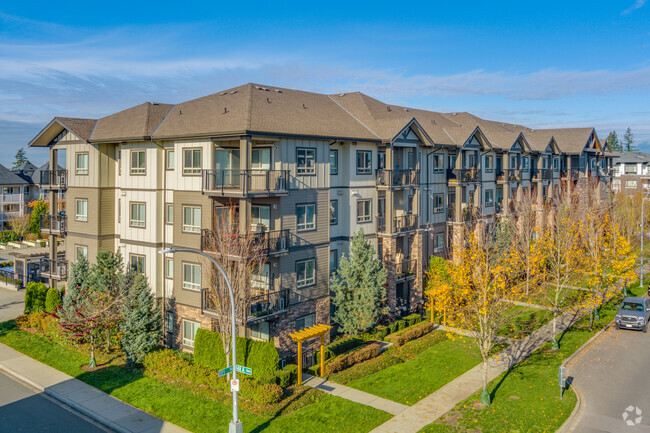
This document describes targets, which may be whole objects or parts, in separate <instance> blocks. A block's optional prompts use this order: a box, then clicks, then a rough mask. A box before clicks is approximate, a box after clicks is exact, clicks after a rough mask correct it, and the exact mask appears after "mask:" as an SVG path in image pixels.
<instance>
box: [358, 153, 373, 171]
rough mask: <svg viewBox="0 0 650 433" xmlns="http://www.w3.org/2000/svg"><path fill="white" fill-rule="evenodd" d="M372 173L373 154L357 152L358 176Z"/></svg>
mask: <svg viewBox="0 0 650 433" xmlns="http://www.w3.org/2000/svg"><path fill="white" fill-rule="evenodd" d="M370 173H372V152H371V151H369V150H357V174H370Z"/></svg>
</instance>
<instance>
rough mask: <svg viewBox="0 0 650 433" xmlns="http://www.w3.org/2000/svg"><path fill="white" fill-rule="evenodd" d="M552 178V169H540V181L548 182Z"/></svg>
mask: <svg viewBox="0 0 650 433" xmlns="http://www.w3.org/2000/svg"><path fill="white" fill-rule="evenodd" d="M552 177H553V169H552V168H543V169H542V179H543V180H550V179H551V178H552Z"/></svg>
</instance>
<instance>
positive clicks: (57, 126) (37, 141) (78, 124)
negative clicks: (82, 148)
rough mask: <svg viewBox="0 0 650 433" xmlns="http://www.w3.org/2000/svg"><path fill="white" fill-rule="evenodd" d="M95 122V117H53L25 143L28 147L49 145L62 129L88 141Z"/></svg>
mask: <svg viewBox="0 0 650 433" xmlns="http://www.w3.org/2000/svg"><path fill="white" fill-rule="evenodd" d="M96 123H97V120H96V119H79V118H75V117H55V118H54V119H52V120H51V121H50V123H48V124H47V125H46V126H45V128H43V129H42V130H41V132H39V133H38V134H37V135H36V137H34V138H33V139H32V140H31V141H30V142H29V143H28V144H27V145H28V146H29V147H46V146H49V145H50V143H52V140H54V139H56V138H57V137H58V136H59V135H60V134H61V133H62V132H63V131H70V132H72V133H73V134H74V135H76V136H77V137H78V138H79V139H80V140H83V141H88V139H89V138H90V134H91V132H92V130H93V128H94V127H95V124H96Z"/></svg>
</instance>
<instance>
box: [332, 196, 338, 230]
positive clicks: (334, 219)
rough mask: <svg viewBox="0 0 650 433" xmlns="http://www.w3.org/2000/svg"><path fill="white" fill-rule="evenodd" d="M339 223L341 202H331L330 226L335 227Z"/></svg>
mask: <svg viewBox="0 0 650 433" xmlns="http://www.w3.org/2000/svg"><path fill="white" fill-rule="evenodd" d="M338 223H339V201H338V200H330V225H331V226H334V225H336V224H338Z"/></svg>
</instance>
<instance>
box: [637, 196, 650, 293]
mask: <svg viewBox="0 0 650 433" xmlns="http://www.w3.org/2000/svg"><path fill="white" fill-rule="evenodd" d="M648 195H650V191H648V192H647V193H646V194H645V195H644V196H643V199H642V200H641V277H640V278H639V283H640V285H641V287H645V286H644V285H643V240H644V238H645V231H644V229H643V223H644V220H645V213H644V208H645V199H646V198H648Z"/></svg>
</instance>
